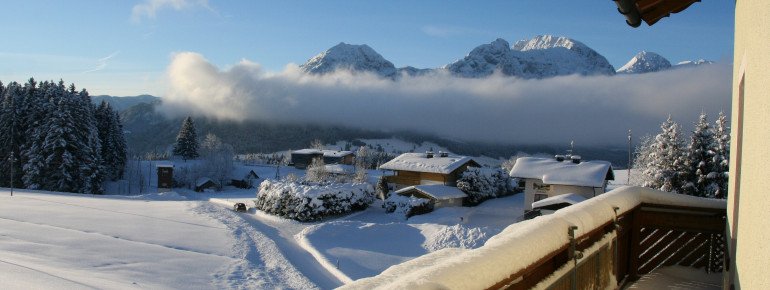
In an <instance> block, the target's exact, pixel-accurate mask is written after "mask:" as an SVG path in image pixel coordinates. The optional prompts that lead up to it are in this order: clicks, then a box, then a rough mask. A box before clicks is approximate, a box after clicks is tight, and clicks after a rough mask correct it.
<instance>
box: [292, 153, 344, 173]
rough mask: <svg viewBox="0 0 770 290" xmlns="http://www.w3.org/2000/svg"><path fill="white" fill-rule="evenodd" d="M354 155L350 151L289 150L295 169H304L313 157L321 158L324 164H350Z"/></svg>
mask: <svg viewBox="0 0 770 290" xmlns="http://www.w3.org/2000/svg"><path fill="white" fill-rule="evenodd" d="M355 156H356V155H355V154H354V153H353V152H352V151H340V150H321V149H302V150H297V151H293V152H291V162H292V163H293V164H294V167H295V168H297V169H306V168H307V167H308V165H310V163H311V162H313V159H315V158H323V161H324V163H325V164H344V165H352V164H353V162H354V160H355Z"/></svg>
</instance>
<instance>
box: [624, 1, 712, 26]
mask: <svg viewBox="0 0 770 290" xmlns="http://www.w3.org/2000/svg"><path fill="white" fill-rule="evenodd" d="M614 1H615V4H616V5H617V6H618V12H620V14H623V15H624V16H625V17H626V23H628V25H630V26H632V27H638V26H639V24H641V20H644V22H645V23H647V25H649V26H652V25H653V24H655V23H656V22H658V21H659V20H660V19H662V18H664V17H668V16H671V13H679V12H682V11H683V10H685V9H687V7H690V5H692V4H693V3H695V2H700V0H614Z"/></svg>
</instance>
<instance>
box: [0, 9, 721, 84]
mask: <svg viewBox="0 0 770 290" xmlns="http://www.w3.org/2000/svg"><path fill="white" fill-rule="evenodd" d="M734 6H735V4H734V1H704V2H701V3H695V4H693V6H692V7H690V8H689V9H688V10H686V11H684V12H683V13H680V14H677V15H674V17H670V18H666V19H663V20H661V21H660V22H659V23H658V24H656V25H655V26H653V27H649V26H647V25H646V24H643V25H642V26H641V27H640V28H636V29H633V28H630V27H628V26H627V25H625V23H624V19H623V18H622V16H621V15H620V14H619V13H617V11H616V8H615V5H614V4H613V3H612V2H611V1H608V0H606V1H566V0H555V1H537V0H526V1H399V0H392V1H336V0H332V1H329V0H327V1H291V0H286V1H272V2H267V1H215V0H211V1H197V0H141V1H102V0H83V1H53V0H51V1H26V2H24V3H23V5H20V4H16V5H10V4H7V5H4V7H13V8H12V9H11V10H9V11H6V13H4V15H3V17H0V35H2V41H0V43H2V44H3V45H0V80H2V81H3V82H5V83H7V82H9V81H20V82H21V81H24V80H26V79H27V78H28V77H30V76H34V77H35V78H37V79H57V80H58V79H59V78H62V79H64V80H65V82H68V83H70V82H72V83H75V84H76V85H77V86H78V87H85V88H87V89H89V91H91V93H92V94H112V95H136V94H141V93H150V94H155V95H163V94H164V92H165V89H166V85H165V82H166V81H165V80H164V74H165V71H166V68H167V66H168V65H169V62H170V61H171V55H172V54H173V53H175V52H183V51H192V52H197V53H200V54H202V55H203V56H205V57H206V59H208V61H209V62H211V63H212V64H214V65H216V66H219V67H220V68H228V67H230V66H232V65H234V64H236V63H238V62H239V61H240V60H242V59H248V60H251V61H253V62H256V63H259V64H261V65H262V66H263V67H264V68H265V69H266V70H268V71H280V70H282V69H283V68H284V66H285V65H286V64H288V63H298V64H299V63H303V62H304V61H306V60H307V59H308V58H310V57H312V56H313V55H315V54H317V53H319V52H321V51H324V50H326V49H327V48H329V47H331V46H333V45H335V44H337V43H339V42H347V43H353V44H362V43H365V44H368V45H369V46H371V47H372V48H374V49H375V50H377V51H378V52H379V53H380V54H382V55H383V56H384V57H385V58H387V59H388V60H390V61H392V62H393V63H394V64H395V65H396V66H399V67H400V66H406V65H412V66H415V67H420V68H422V67H440V66H442V65H444V64H447V63H449V62H451V61H453V60H455V59H458V58H461V57H463V56H464V55H465V54H467V53H468V52H469V51H470V50H471V49H473V48H474V47H476V46H478V45H480V44H483V43H489V42H491V41H492V40H494V39H495V38H498V37H500V38H504V39H506V40H508V41H509V42H511V43H513V42H515V41H516V40H519V39H524V38H530V37H532V36H535V35H539V34H553V35H559V36H568V37H571V38H574V39H576V40H579V41H582V42H583V43H585V44H587V45H588V46H590V47H592V48H593V49H595V50H596V51H598V52H599V53H601V54H602V55H604V56H605V57H607V59H608V60H609V61H610V63H611V64H612V65H614V66H615V67H616V68H618V67H620V66H622V65H623V64H624V63H625V62H626V61H628V59H630V58H631V57H632V56H633V55H634V54H636V53H637V52H638V51H640V50H648V51H654V52H657V53H659V54H661V55H663V56H664V57H666V58H668V59H669V60H671V61H672V62H679V61H682V60H689V59H699V58H705V59H710V60H716V61H720V62H731V57H732V48H733V44H732V42H733V30H734V28H733V17H734Z"/></svg>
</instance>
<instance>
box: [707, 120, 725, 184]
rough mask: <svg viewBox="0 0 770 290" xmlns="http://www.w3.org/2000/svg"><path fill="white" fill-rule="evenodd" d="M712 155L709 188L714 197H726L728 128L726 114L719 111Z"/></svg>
mask: <svg viewBox="0 0 770 290" xmlns="http://www.w3.org/2000/svg"><path fill="white" fill-rule="evenodd" d="M714 140H715V141H714V144H715V146H714V149H713V150H714V155H713V162H712V164H713V166H714V167H713V169H712V170H711V172H710V173H709V174H708V178H709V180H711V181H712V184H711V189H710V190H709V191H710V192H711V193H712V194H713V197H714V198H727V186H728V185H727V184H728V178H729V173H728V171H729V170H730V162H729V159H730V128H729V127H727V116H725V114H724V112H719V116H718V117H717V120H716V125H715V126H714Z"/></svg>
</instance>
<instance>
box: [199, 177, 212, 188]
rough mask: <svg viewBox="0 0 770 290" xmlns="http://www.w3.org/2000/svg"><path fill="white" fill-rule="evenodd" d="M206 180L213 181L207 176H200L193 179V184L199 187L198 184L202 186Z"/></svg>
mask: <svg viewBox="0 0 770 290" xmlns="http://www.w3.org/2000/svg"><path fill="white" fill-rule="evenodd" d="M207 182H214V181H213V180H211V178H208V177H201V178H198V180H196V181H195V186H197V187H200V186H203V185H204V184H206V183H207Z"/></svg>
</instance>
